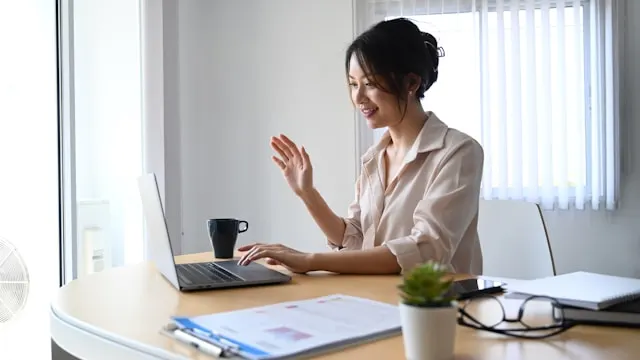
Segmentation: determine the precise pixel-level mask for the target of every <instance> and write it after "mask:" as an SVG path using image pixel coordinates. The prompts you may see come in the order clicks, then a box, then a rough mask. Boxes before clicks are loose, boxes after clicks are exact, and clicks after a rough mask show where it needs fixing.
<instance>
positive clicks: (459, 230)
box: [329, 112, 484, 275]
mask: <svg viewBox="0 0 640 360" xmlns="http://www.w3.org/2000/svg"><path fill="white" fill-rule="evenodd" d="M427 116H428V120H427V121H426V122H425V125H424V127H423V128H422V130H421V131H420V133H419V135H418V137H417V138H416V140H415V142H414V144H413V146H412V147H411V149H410V150H409V151H408V152H407V154H406V156H405V159H404V163H403V165H402V167H401V170H400V171H399V173H398V175H397V176H396V177H395V178H394V179H393V180H392V181H391V182H390V183H389V187H388V188H387V190H386V191H384V184H385V168H384V166H385V165H384V157H383V156H384V149H385V147H386V146H387V144H388V143H389V141H390V136H389V133H388V132H386V133H385V134H384V135H383V137H382V139H381V140H380V142H379V143H378V144H377V145H374V146H372V147H371V148H370V149H369V150H368V151H367V152H366V153H365V154H364V155H363V156H362V171H361V173H360V176H359V177H358V181H357V182H356V197H355V200H354V202H353V203H352V204H351V205H350V206H349V210H348V215H347V216H346V217H345V218H344V221H345V224H346V228H345V233H344V238H343V242H342V247H340V248H338V247H336V246H335V245H333V244H332V243H331V242H329V246H330V247H332V248H333V249H338V250H359V249H369V248H373V247H375V246H380V245H383V246H387V248H389V250H390V251H391V252H392V253H393V254H394V255H395V256H396V257H397V259H398V264H399V265H400V267H401V268H402V271H403V272H405V271H407V270H409V269H411V268H412V267H413V266H415V265H417V264H420V263H423V262H426V261H427V260H429V259H433V260H435V261H438V262H440V263H443V264H446V265H448V266H449V269H450V271H453V272H457V273H467V274H474V275H480V274H481V273H482V252H481V249H480V242H479V237H478V232H477V224H478V202H479V198H480V182H481V179H482V168H483V161H484V152H483V150H482V147H481V146H480V144H478V142H476V141H475V140H474V139H473V138H471V137H470V136H468V135H466V134H464V133H462V132H460V131H458V130H455V129H451V128H449V127H448V126H447V125H446V124H444V123H443V122H442V121H441V120H440V119H438V117H437V116H436V115H435V114H434V113H432V112H428V113H427Z"/></svg>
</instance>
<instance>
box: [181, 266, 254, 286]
mask: <svg viewBox="0 0 640 360" xmlns="http://www.w3.org/2000/svg"><path fill="white" fill-rule="evenodd" d="M177 270H178V277H179V278H180V280H181V281H183V282H185V283H187V284H200V283H228V282H236V281H242V278H240V277H238V276H237V275H235V274H233V273H230V272H229V271H227V270H225V269H223V268H221V267H218V266H216V265H214V264H212V263H198V264H182V265H178V266H177Z"/></svg>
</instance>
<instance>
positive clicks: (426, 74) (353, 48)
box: [345, 18, 440, 101]
mask: <svg viewBox="0 0 640 360" xmlns="http://www.w3.org/2000/svg"><path fill="white" fill-rule="evenodd" d="M354 55H355V56H356V58H357V60H358V63H359V64H360V66H361V67H362V69H363V70H364V72H365V73H366V74H367V77H368V78H369V81H375V82H376V83H375V85H376V86H377V87H378V88H380V89H382V90H383V91H386V92H389V93H391V94H393V95H395V96H397V97H398V100H399V101H400V100H404V101H406V100H407V94H406V93H405V91H404V89H405V86H406V85H407V84H406V81H407V79H408V78H407V76H408V75H410V74H415V75H417V76H419V77H420V85H419V86H418V89H417V90H416V94H415V96H416V98H418V99H422V98H423V97H424V93H425V91H427V90H428V89H429V88H430V87H431V85H433V83H434V82H436V80H437V79H438V63H439V56H440V51H439V48H438V43H437V41H436V39H435V38H434V37H433V35H431V34H429V33H425V32H422V31H420V29H419V28H418V27H417V26H416V25H415V24H414V23H413V22H411V21H410V20H408V19H406V18H396V19H392V20H385V21H381V22H379V23H377V24H375V25H374V26H372V27H371V28H369V29H368V30H367V31H365V32H364V33H362V34H361V35H360V36H358V37H357V38H356V39H355V40H354V41H353V42H352V43H351V45H350V46H349V47H348V48H347V52H346V59H345V66H346V72H347V76H348V74H349V63H350V61H351V57H352V56H354ZM376 78H377V79H382V81H383V82H384V85H383V84H380V82H379V81H376Z"/></svg>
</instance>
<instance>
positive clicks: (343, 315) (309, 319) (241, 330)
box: [188, 294, 400, 359]
mask: <svg viewBox="0 0 640 360" xmlns="http://www.w3.org/2000/svg"><path fill="white" fill-rule="evenodd" d="M188 320H189V321H190V322H191V323H194V324H196V325H198V326H199V327H201V328H204V329H206V330H208V331H211V332H212V333H213V334H216V335H218V336H221V337H224V338H226V339H229V340H232V341H233V342H235V343H237V344H240V345H239V346H240V347H242V346H247V347H251V348H254V349H259V350H261V352H264V354H265V356H260V357H256V358H264V359H268V358H277V357H281V356H286V355H292V354H297V353H301V352H308V351H311V350H314V349H319V348H324V347H331V345H337V344H338V343H340V344H341V345H346V344H348V343H352V342H357V341H360V340H366V339H368V338H375V337H378V336H381V335H383V334H387V335H391V334H395V333H399V332H400V315H399V311H398V307H397V306H394V305H390V304H386V303H381V302H377V301H373V300H369V299H364V298H359V297H353V296H348V295H340V294H338V295H330V296H326V297H320V298H315V299H309V300H303V301H292V302H285V303H279V304H274V305H268V306H263V307H257V308H251V309H246V310H239V311H231V312H226V313H218V314H212V315H204V316H195V317H190V318H188Z"/></svg>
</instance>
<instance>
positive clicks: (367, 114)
mask: <svg viewBox="0 0 640 360" xmlns="http://www.w3.org/2000/svg"><path fill="white" fill-rule="evenodd" d="M360 111H361V112H362V115H364V116H365V117H371V116H373V114H375V113H376V112H377V111H378V108H370V109H360Z"/></svg>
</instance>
